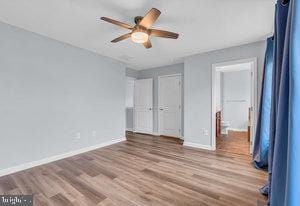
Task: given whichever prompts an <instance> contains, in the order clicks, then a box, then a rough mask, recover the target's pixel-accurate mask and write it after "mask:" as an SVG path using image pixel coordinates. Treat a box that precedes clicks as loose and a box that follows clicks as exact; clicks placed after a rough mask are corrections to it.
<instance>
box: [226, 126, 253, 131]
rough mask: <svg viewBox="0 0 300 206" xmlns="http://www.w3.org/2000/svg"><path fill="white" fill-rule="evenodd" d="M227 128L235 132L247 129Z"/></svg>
mask: <svg viewBox="0 0 300 206" xmlns="http://www.w3.org/2000/svg"><path fill="white" fill-rule="evenodd" d="M228 130H231V131H235V132H247V131H248V130H247V129H237V128H230V127H229V128H228Z"/></svg>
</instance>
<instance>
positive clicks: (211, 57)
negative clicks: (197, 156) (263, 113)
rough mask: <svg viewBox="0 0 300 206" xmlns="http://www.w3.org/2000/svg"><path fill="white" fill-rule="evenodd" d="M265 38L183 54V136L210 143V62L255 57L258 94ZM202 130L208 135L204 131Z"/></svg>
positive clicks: (187, 138)
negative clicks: (187, 55)
mask: <svg viewBox="0 0 300 206" xmlns="http://www.w3.org/2000/svg"><path fill="white" fill-rule="evenodd" d="M265 47H266V45H265V41H262V42H256V43H252V44H247V45H242V46H238V47H232V48H227V49H222V50H217V51H212V52H208V53H203V54H198V55H194V56H190V57H186V58H185V61H184V92H185V96H184V104H185V107H184V108H185V109H184V111H185V113H184V121H185V123H184V125H185V127H184V139H185V141H187V142H192V143H196V144H201V145H205V146H211V74H212V72H211V70H212V64H214V63H219V62H225V61H232V60H239V59H246V58H252V57H257V60H258V84H259V85H258V97H259V96H260V95H259V93H260V92H259V91H260V88H261V80H262V71H263V61H264V55H265ZM205 130H207V131H208V135H205V132H204V131H205Z"/></svg>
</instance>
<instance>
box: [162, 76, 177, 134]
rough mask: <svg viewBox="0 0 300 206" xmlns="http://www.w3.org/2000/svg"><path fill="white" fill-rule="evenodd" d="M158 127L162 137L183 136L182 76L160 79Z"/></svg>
mask: <svg viewBox="0 0 300 206" xmlns="http://www.w3.org/2000/svg"><path fill="white" fill-rule="evenodd" d="M158 127H159V133H160V135H165V136H171V137H180V136H181V135H180V133H181V75H174V76H160V77H159V78H158Z"/></svg>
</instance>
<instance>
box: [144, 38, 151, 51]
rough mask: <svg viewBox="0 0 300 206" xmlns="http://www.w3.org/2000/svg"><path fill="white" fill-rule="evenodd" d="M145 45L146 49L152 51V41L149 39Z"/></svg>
mask: <svg viewBox="0 0 300 206" xmlns="http://www.w3.org/2000/svg"><path fill="white" fill-rule="evenodd" d="M143 45H144V47H145V48H146V49H150V48H151V47H152V44H151V41H150V39H148V41H146V42H145V43H143Z"/></svg>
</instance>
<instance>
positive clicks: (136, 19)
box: [134, 16, 143, 24]
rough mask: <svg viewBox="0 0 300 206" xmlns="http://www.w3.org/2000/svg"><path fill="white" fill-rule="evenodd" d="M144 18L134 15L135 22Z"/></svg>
mask: <svg viewBox="0 0 300 206" xmlns="http://www.w3.org/2000/svg"><path fill="white" fill-rule="evenodd" d="M142 19H143V17H142V16H136V17H134V22H135V24H138V23H140V21H142Z"/></svg>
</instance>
